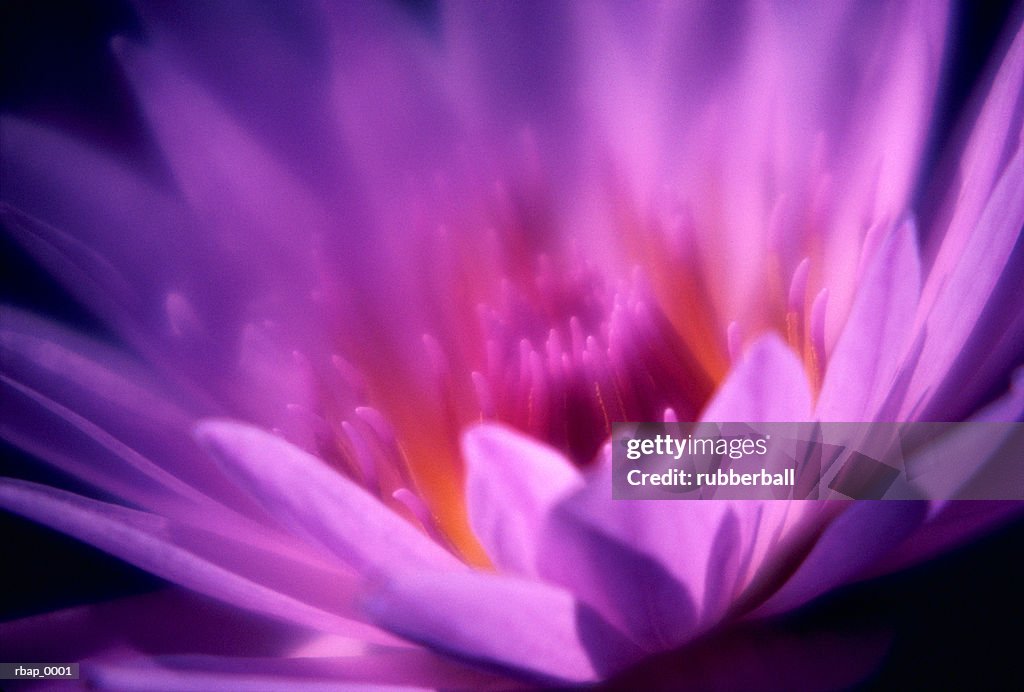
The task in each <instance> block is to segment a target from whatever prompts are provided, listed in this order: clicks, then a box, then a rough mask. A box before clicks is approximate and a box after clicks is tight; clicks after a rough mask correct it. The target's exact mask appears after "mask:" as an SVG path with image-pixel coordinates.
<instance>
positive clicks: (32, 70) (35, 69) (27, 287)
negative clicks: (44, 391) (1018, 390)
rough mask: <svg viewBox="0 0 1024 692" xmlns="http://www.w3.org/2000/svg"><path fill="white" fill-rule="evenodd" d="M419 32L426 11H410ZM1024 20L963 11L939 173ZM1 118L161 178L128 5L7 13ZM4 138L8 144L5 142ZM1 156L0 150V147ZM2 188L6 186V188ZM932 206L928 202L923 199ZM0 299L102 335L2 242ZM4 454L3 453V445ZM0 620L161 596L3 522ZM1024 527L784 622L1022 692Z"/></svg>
mask: <svg viewBox="0 0 1024 692" xmlns="http://www.w3.org/2000/svg"><path fill="white" fill-rule="evenodd" d="M407 5H408V6H409V9H410V11H412V12H413V13H414V14H415V15H416V16H418V17H419V19H420V20H421V21H423V22H426V23H429V22H431V21H432V15H433V7H432V6H431V4H430V3H429V2H409V3H407ZM1019 10H1020V8H1019V7H1018V8H1017V11H1012V8H1011V3H1009V2H978V3H970V2H968V3H964V5H963V6H961V7H959V8H958V14H957V17H958V18H957V22H956V25H955V27H954V30H953V31H954V37H953V43H952V45H953V52H952V54H951V55H950V64H951V69H950V71H949V73H948V81H947V88H946V90H945V92H944V94H943V95H942V97H941V99H940V103H939V106H938V109H937V114H936V119H935V124H936V127H935V130H934V131H933V133H932V135H931V137H932V143H933V145H932V148H931V150H932V152H933V154H932V155H931V157H932V163H933V164H934V163H935V162H936V161H937V160H938V152H940V151H941V150H942V145H943V144H944V142H946V141H947V139H948V138H949V137H950V136H951V132H952V129H953V126H954V124H955V123H956V121H957V118H958V115H959V114H960V112H961V110H962V109H963V108H964V105H965V103H966V102H967V99H968V98H969V96H970V94H971V93H972V89H973V87H974V86H975V84H976V82H977V80H978V78H979V73H980V72H981V71H982V69H983V68H984V66H985V65H986V64H987V63H988V61H989V59H990V58H992V57H993V53H994V52H998V51H997V48H998V46H1000V45H1002V44H1001V43H1000V42H999V38H1000V36H1002V35H1003V34H1004V33H1005V31H1006V28H1007V24H1008V23H1012V22H1011V16H1012V17H1013V18H1014V21H1016V20H1019V15H1020V12H1019ZM0 32H2V35H0V51H2V57H0V67H2V74H0V109H2V110H3V111H4V112H6V113H14V114H17V115H19V116H21V117H28V118H32V119H36V120H39V121H44V122H46V123H49V124H53V125H57V126H60V127H62V128H64V129H66V130H69V131H71V132H73V133H75V134H77V135H79V136H81V137H85V138H89V139H92V140H94V141H96V142H99V143H101V144H102V145H103V146H104V147H105V148H106V149H107V150H108V151H113V152H115V155H119V156H122V157H124V158H125V159H127V160H131V161H132V162H133V163H134V164H136V165H138V163H139V162H143V164H144V165H147V166H149V168H150V170H151V171H152V173H153V175H157V176H158V175H160V174H161V170H160V162H159V157H158V156H157V154H156V153H155V150H154V147H153V146H152V143H151V141H150V140H149V138H148V136H147V134H146V131H145V128H144V126H143V125H142V120H141V118H140V116H139V113H138V109H137V108H136V105H135V104H134V102H133V101H132V99H131V96H130V95H129V94H130V92H129V90H128V89H127V88H126V85H125V84H124V81H123V79H122V77H121V75H120V74H119V72H118V70H117V68H116V66H115V64H114V62H113V61H112V59H111V58H110V57H109V55H108V49H107V45H108V39H109V37H110V36H112V35H114V34H117V33H128V34H137V33H138V32H139V28H138V25H137V22H136V20H135V17H134V15H133V12H132V10H131V9H130V7H129V6H128V5H127V3H123V2H116V1H97V2H91V3H89V2H54V1H33V0H24V1H15V2H4V3H3V4H0ZM0 135H2V133H0ZM0 145H2V139H0ZM2 182H3V181H0V185H2ZM922 193H924V191H922ZM0 298H2V300H3V302H5V303H14V304H18V305H21V306H25V307H28V308H30V309H33V310H35V311H38V312H42V313H46V314H49V315H52V316H54V317H55V318H57V319H59V320H61V321H64V322H66V323H70V324H72V325H74V326H76V327H77V328H79V329H82V330H85V331H88V332H92V333H94V334H97V335H100V336H104V335H105V331H104V328H103V326H102V325H101V324H99V323H97V322H96V321H95V320H94V319H93V318H92V317H91V316H90V315H89V313H88V312H87V311H86V310H84V309H83V308H82V307H81V306H79V305H78V304H77V303H76V302H75V301H74V300H73V299H71V298H70V297H69V296H68V294H67V293H66V292H65V291H64V290H63V289H62V288H61V287H60V286H59V285H58V284H56V283H55V282H54V281H53V280H52V279H51V278H50V277H49V276H47V274H46V273H45V272H43V271H42V270H41V269H40V268H39V267H37V266H36V265H35V264H34V262H33V261H32V260H31V259H30V258H28V257H27V256H26V255H25V254H24V253H23V252H22V251H21V250H20V248H18V247H17V246H15V245H14V244H13V243H12V242H11V241H10V240H9V239H8V238H7V236H6V234H0ZM0 444H2V443H0ZM0 459H2V465H3V467H2V471H3V475H12V476H18V477H25V478H33V479H37V480H42V481H48V480H52V479H51V478H49V477H48V475H47V472H46V471H45V470H42V469H40V468H39V467H38V466H37V465H36V464H34V463H33V462H32V460H31V459H26V458H25V457H24V456H23V455H21V454H20V453H19V452H18V451H17V450H14V449H11V448H10V447H8V446H3V447H0ZM0 540H2V543H0V552H2V554H3V559H2V560H0V564H2V565H3V567H0V570H2V572H3V582H4V587H3V588H2V589H0V620H6V619H11V618H15V617H21V616H25V615H30V614H32V613H37V612H43V611H46V610H51V609H53V608H57V607H62V606H68V605H74V604H78V603H85V602H92V601H97V600H102V599H106V598H110V597H114V596H118V595H124V594H127V593H138V592H144V591H148V590H151V589H153V588H157V587H158V586H159V585H160V583H161V582H160V581H159V580H158V579H156V578H154V577H152V576H150V575H147V574H145V573H143V572H140V571H139V570H136V569H135V568H133V567H131V566H129V565H126V564H124V563H122V562H121V561H119V560H116V559H114V558H111V557H109V556H107V555H105V554H103V553H101V552H99V551H97V550H95V549H93V548H91V547H89V546H86V545H83V544H81V543H79V542H77V541H74V540H72V539H69V538H67V537H65V536H62V535H60V534H57V533H55V532H53V531H50V530H48V529H45V528H42V527H39V526H37V525H35V524H32V523H30V522H26V521H24V520H22V519H20V518H17V517H13V516H10V515H8V514H0ZM1022 546H1024V521H1018V522H1016V523H1015V524H1012V525H1010V526H1008V527H1006V528H1004V529H1002V530H1000V531H998V532H996V533H993V534H990V535H988V536H987V537H985V538H984V539H982V540H980V541H978V542H976V543H974V544H971V545H969V546H967V547H965V548H962V549H959V550H957V551H954V552H951V553H949V554H947V555H944V556H942V557H940V558H938V559H936V560H933V561H931V562H929V563H927V564H925V565H921V566H918V567H916V568H913V569H910V570H907V571H904V572H902V573H899V574H896V575H892V576H888V577H885V578H881V579H876V580H873V581H871V582H867V583H863V584H859V585H854V586H850V587H847V588H844V589H842V590H840V591H839V592H837V593H835V594H833V595H831V596H829V597H827V598H825V599H822V600H819V601H817V602H815V603H813V604H811V605H810V606H808V607H805V608H803V609H802V610H800V611H799V612H797V613H794V614H792V615H790V616H788V617H786V618H784V619H782V620H780V621H778V622H777V623H776V626H778V627H779V628H781V629H783V630H787V631H790V632H798V633H814V632H857V631H878V630H884V631H890V632H892V633H893V634H894V635H895V639H894V643H893V646H892V648H891V651H890V653H889V655H888V656H887V658H886V659H885V661H884V663H883V665H882V668H881V669H880V670H879V672H878V674H877V676H876V677H875V678H874V679H872V680H871V681H870V682H868V683H865V684H866V685H867V686H870V687H879V688H890V687H892V688H907V687H909V688H924V687H928V688H947V689H949V688H958V687H966V688H972V689H986V688H1016V689H1024V668H1022V665H1024V664H1022V661H1021V655H1022V651H1021V642H1022V641H1024V637H1022V634H1021V630H1020V628H1021V624H1022V623H1024V594H1022V591H1024V551H1022V550H1021V548H1022Z"/></svg>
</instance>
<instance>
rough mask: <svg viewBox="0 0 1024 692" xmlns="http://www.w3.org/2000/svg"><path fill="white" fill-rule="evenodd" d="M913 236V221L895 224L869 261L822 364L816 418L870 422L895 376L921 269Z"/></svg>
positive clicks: (916, 297)
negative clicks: (851, 305) (869, 263)
mask: <svg viewBox="0 0 1024 692" xmlns="http://www.w3.org/2000/svg"><path fill="white" fill-rule="evenodd" d="M916 234H917V229H916V227H915V225H914V224H913V223H911V222H909V221H908V222H904V223H902V224H899V225H898V226H896V227H895V228H893V230H892V232H891V233H890V234H889V235H888V237H887V238H886V240H885V241H884V243H883V245H882V247H881V248H879V250H878V252H877V253H876V254H875V257H874V258H873V259H872V260H871V266H870V267H869V268H868V270H867V271H866V272H865V274H864V278H863V279H862V280H861V282H860V288H859V289H858V291H857V295H856V297H855V298H854V303H853V307H852V309H851V311H850V315H849V317H848V318H847V320H846V324H845V325H844V326H843V332H842V334H841V336H840V337H839V341H838V342H837V343H836V346H835V349H834V350H833V352H832V354H831V356H830V357H829V360H828V367H827V370H826V372H825V379H824V382H823V383H822V387H821V394H820V395H819V397H818V406H817V417H818V418H819V419H821V420H826V421H829V420H831V421H861V420H873V419H874V417H873V415H872V414H873V413H874V412H875V410H876V409H877V407H878V405H879V404H880V403H881V401H882V400H883V399H884V398H885V393H886V392H887V391H888V390H889V388H890V384H891V382H892V379H893V378H894V377H895V376H896V370H897V367H898V365H899V363H900V362H901V359H902V358H903V354H904V351H905V349H906V347H907V341H908V338H909V336H910V335H911V328H912V325H913V319H914V312H915V310H916V309H917V301H918V297H919V295H920V290H921V269H920V262H919V259H918V253H917V241H916ZM883 316H884V317H883Z"/></svg>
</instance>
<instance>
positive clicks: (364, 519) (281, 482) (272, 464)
mask: <svg viewBox="0 0 1024 692" xmlns="http://www.w3.org/2000/svg"><path fill="white" fill-rule="evenodd" d="M196 437H197V438H198V440H199V442H200V443H201V444H202V445H203V446H204V447H205V448H206V449H207V451H209V453H210V454H211V456H213V458H214V459H216V460H217V461H218V462H219V463H220V464H221V466H222V467H223V468H224V470H225V472H226V473H227V474H228V475H229V476H230V477H231V478H232V479H233V480H234V481H235V482H236V483H237V484H238V485H239V486H240V487H242V488H244V489H245V490H246V491H247V492H249V493H250V494H251V495H252V496H253V497H254V498H255V499H256V500H257V501H258V502H259V503H260V504H261V505H263V506H264V507H265V508H266V510H267V511H268V512H269V513H270V514H271V515H272V516H274V517H276V518H278V519H279V520H280V521H281V522H282V523H284V524H286V525H289V526H291V527H292V528H294V529H297V530H299V531H301V532H302V533H304V534H307V535H310V536H312V537H313V538H315V539H316V540H317V541H319V542H320V543H321V544H322V545H324V546H325V547H326V548H328V549H329V550H330V551H332V552H333V553H335V554H336V555H338V556H339V557H341V558H342V559H343V560H344V561H345V562H347V563H348V564H350V565H352V566H353V567H354V568H356V569H357V570H358V571H359V572H360V573H362V574H365V575H373V574H374V573H376V572H383V573H385V574H390V573H392V572H395V571H399V570H409V569H411V570H416V569H442V570H463V569H465V566H464V565H463V564H462V563H461V562H459V561H458V560H457V559H456V558H455V557H453V556H452V555H451V554H450V553H448V552H447V551H445V550H444V549H443V548H442V547H440V546H439V545H438V544H436V543H434V542H433V541H432V540H430V539H429V538H428V537H427V536H426V535H425V534H423V533H422V532H420V531H419V530H418V529H416V528H415V527H413V526H412V525H411V524H409V523H408V522H407V521H405V520H404V519H402V518H401V517H399V516H398V515H397V514H395V513H394V512H392V511H391V510H390V509H388V508H387V507H386V506H384V505H383V504H382V503H381V502H380V501H379V500H377V499H376V498H375V497H373V496H372V495H370V494H369V493H368V492H367V491H366V490H364V489H363V488H361V487H359V486H358V485H356V484H355V483H353V482H352V481H350V480H348V479H347V478H345V477H344V476H343V475H341V473H339V472H337V471H335V470H333V469H331V468H330V467H329V466H327V464H326V463H325V462H324V461H322V460H321V459H318V458H316V457H314V456H312V455H310V454H307V453H306V452H303V451H302V450H300V449H298V448H297V447H295V446H293V445H291V444H289V443H288V442H286V441H284V440H282V439H281V438H279V437H277V436H275V435H271V434H270V433H267V432H264V431H262V430H260V429H258V428H254V427H251V426H247V425H243V424H240V423H233V422H229V421H217V420H208V421H205V422H203V423H201V424H200V425H199V427H198V428H197V430H196Z"/></svg>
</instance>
